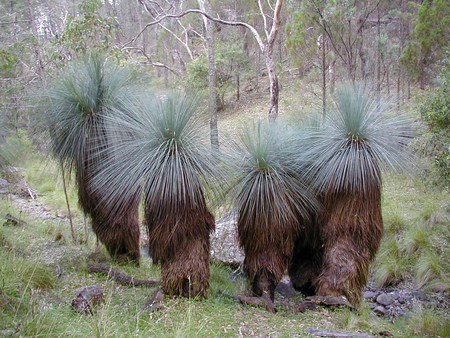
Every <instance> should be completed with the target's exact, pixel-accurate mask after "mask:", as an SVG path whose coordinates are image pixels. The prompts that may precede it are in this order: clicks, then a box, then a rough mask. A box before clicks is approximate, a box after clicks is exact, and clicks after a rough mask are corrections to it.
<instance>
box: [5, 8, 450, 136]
mask: <svg viewBox="0 0 450 338" xmlns="http://www.w3.org/2000/svg"><path fill="white" fill-rule="evenodd" d="M200 12H203V13H205V14H207V16H208V17H209V19H213V20H214V21H212V20H207V18H206V17H205V16H203V15H202V14H201V13H200ZM448 12H449V10H448V4H447V3H446V1H443V0H437V1H406V0H395V1H384V0H379V1H343V0H338V1H336V0H334V1H331V0H327V1H321V0H305V1H241V0H233V1H213V0H198V1H195V0H192V1H169V0H161V1H149V0H137V1H120V0H108V1H101V0H82V1H79V0H70V1H69V0H61V1H35V0H2V1H0V13H1V14H0V26H1V33H0V39H1V41H2V43H1V49H0V90H1V95H0V107H1V108H0V109H1V110H2V112H3V113H5V114H6V117H7V121H8V123H9V124H11V125H12V126H13V127H15V128H26V129H27V130H29V131H32V129H33V127H34V126H35V125H36V123H34V122H32V121H33V111H34V109H33V103H32V102H30V100H29V99H28V98H29V97H30V93H33V92H34V93H35V91H36V89H37V90H38V91H39V90H40V88H42V86H45V85H46V83H47V82H48V81H49V79H51V78H52V76H53V75H54V74H55V73H56V72H57V70H58V69H60V68H62V67H64V66H65V65H66V64H67V63H68V62H70V61H71V60H73V59H74V58H76V57H77V56H79V55H81V54H84V53H86V52H93V51H101V52H103V53H106V54H107V55H109V56H110V57H111V58H116V59H117V60H118V61H119V62H121V63H133V64H138V65H139V66H140V67H142V70H143V71H144V72H146V73H150V74H152V75H153V77H154V79H155V80H154V81H155V83H154V85H155V86H159V87H161V88H164V87H166V88H168V87H186V88H189V89H194V90H196V91H205V92H206V91H207V90H208V84H209V85H210V87H209V96H210V97H211V95H214V96H215V97H216V100H211V101H215V102H210V109H211V117H212V123H211V128H212V129H211V130H213V134H214V130H215V129H216V128H217V126H216V125H217V122H216V121H215V116H216V112H217V111H220V110H221V109H222V108H224V107H225V106H226V105H227V104H229V103H230V102H232V101H234V100H240V99H241V98H242V96H243V95H245V94H247V93H250V92H261V93H266V92H267V91H268V89H269V87H270V90H271V97H272V96H273V95H276V97H275V98H274V99H275V100H276V102H275V101H274V100H273V98H271V104H270V105H269V103H268V112H269V114H272V115H274V116H276V114H278V91H279V90H281V95H282V88H283V86H285V85H287V84H288V83H291V82H292V80H293V79H294V80H297V79H299V80H300V81H303V82H304V83H311V82H314V83H316V84H320V87H319V88H320V89H319V90H317V89H314V90H313V89H311V91H314V93H313V94H315V95H316V96H317V97H318V99H320V100H321V104H322V109H323V112H324V113H325V112H326V109H327V107H326V106H327V98H328V97H329V95H330V94H332V93H333V91H334V87H335V83H336V82H337V81H339V82H345V81H366V82H369V83H371V85H372V86H373V88H374V89H375V90H376V91H377V92H378V93H379V94H381V93H383V94H385V95H388V96H390V97H393V98H396V99H397V100H398V101H399V102H402V101H404V100H408V99H409V98H410V96H411V88H412V87H413V88H417V87H419V88H421V89H425V88H427V87H429V86H435V85H436V81H437V79H438V75H439V74H442V72H443V69H445V68H446V67H448V37H449V27H450V24H449V15H448V14H449V13H448ZM208 70H210V72H209V73H208ZM274 77H275V78H274ZM268 79H269V80H270V81H269V80H268ZM275 80H276V81H277V83H275V82H274V81H275ZM213 84H215V85H213ZM273 91H275V93H273ZM31 97H32V95H31ZM267 97H269V95H267ZM268 102H269V99H268ZM274 104H276V106H275V110H273V109H274ZM216 138H217V136H216ZM212 142H213V143H214V142H218V141H217V140H214V139H213V138H212Z"/></svg>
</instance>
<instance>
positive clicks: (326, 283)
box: [293, 85, 412, 306]
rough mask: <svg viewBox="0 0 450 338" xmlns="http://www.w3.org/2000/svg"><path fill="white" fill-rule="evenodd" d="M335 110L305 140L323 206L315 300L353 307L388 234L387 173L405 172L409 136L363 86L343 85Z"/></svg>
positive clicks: (401, 122)
mask: <svg viewBox="0 0 450 338" xmlns="http://www.w3.org/2000/svg"><path fill="white" fill-rule="evenodd" d="M334 108H335V109H334V111H332V112H330V114H329V115H328V116H327V119H326V121H325V122H324V124H323V126H321V127H318V128H313V130H311V132H310V133H307V134H306V136H305V137H304V139H303V142H304V144H305V145H306V147H308V148H309V150H308V152H309V158H310V160H311V168H310V173H311V175H312V176H313V186H314V187H315V189H316V190H317V195H318V199H319V201H320V203H321V211H320V212H319V214H318V217H317V220H316V223H317V227H318V229H319V232H320V240H321V249H320V250H323V253H322V262H321V264H322V265H321V268H320V273H319V274H318V276H316V278H314V280H313V284H314V287H315V291H316V294H317V295H319V296H331V297H340V296H345V297H346V298H347V299H348V301H349V302H350V303H351V304H352V305H355V306H356V305H358V304H359V302H360V299H361V291H362V289H363V287H364V286H365V284H366V283H367V278H368V270H369V264H370V263H371V262H372V260H373V259H374V257H375V254H376V252H377V250H378V247H379V245H380V241H381V238H382V235H383V220H382V216H381V188H382V172H383V170H385V169H390V168H397V169H398V168H405V167H406V165H407V164H408V156H407V151H406V150H405V145H406V144H407V143H408V141H409V140H410V138H411V137H412V131H411V129H410V127H409V123H408V121H407V120H406V119H405V118H404V117H401V115H398V114H397V113H396V112H394V111H391V110H390V109H389V107H388V106H387V105H385V106H384V107H383V106H380V105H379V104H377V101H376V100H374V99H373V98H372V97H371V96H370V95H369V92H368V90H367V89H366V88H364V87H363V86H362V85H356V86H343V87H341V88H340V89H339V90H338V91H337V93H336V98H335V105H334ZM317 250H319V249H317ZM295 259H298V258H295ZM303 259H306V260H307V258H305V257H303ZM300 275H301V274H300ZM297 277H298V276H297ZM293 282H294V284H295V283H296V280H295V276H294V281H293Z"/></svg>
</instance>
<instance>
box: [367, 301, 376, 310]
mask: <svg viewBox="0 0 450 338" xmlns="http://www.w3.org/2000/svg"><path fill="white" fill-rule="evenodd" d="M377 306H378V304H377V303H372V302H370V303H369V308H370V309H371V310H373V309H375V308H376V307H377Z"/></svg>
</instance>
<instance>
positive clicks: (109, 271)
mask: <svg viewBox="0 0 450 338" xmlns="http://www.w3.org/2000/svg"><path fill="white" fill-rule="evenodd" d="M88 271H89V272H91V273H100V274H104V275H107V276H110V277H111V278H113V279H114V280H115V281H116V282H117V283H119V284H120V285H125V286H155V285H159V281H158V280H153V279H137V278H134V277H130V276H128V275H127V274H125V273H123V272H120V271H118V270H116V269H114V268H113V267H111V266H108V265H103V264H89V265H88Z"/></svg>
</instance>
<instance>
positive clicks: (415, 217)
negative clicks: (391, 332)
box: [373, 175, 450, 291]
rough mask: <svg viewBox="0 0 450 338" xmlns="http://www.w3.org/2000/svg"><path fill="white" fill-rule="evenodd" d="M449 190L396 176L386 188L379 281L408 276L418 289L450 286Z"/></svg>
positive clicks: (392, 282)
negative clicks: (384, 226)
mask: <svg viewBox="0 0 450 338" xmlns="http://www.w3.org/2000/svg"><path fill="white" fill-rule="evenodd" d="M448 208H449V207H448V192H447V191H444V190H434V189H432V188H430V187H429V186H427V185H425V184H424V183H423V182H422V181H420V180H419V179H417V178H415V179H414V178H412V177H403V176H399V175H391V176H389V177H387V179H386V182H385V187H384V193H383V217H384V220H385V225H386V231H385V236H384V240H383V242H382V245H381V248H380V250H379V253H378V257H377V260H376V262H375V264H374V268H373V270H374V280H375V282H376V283H377V284H378V285H381V286H389V285H396V284H398V283H399V282H402V281H409V282H410V283H412V284H413V285H412V286H414V287H415V288H421V289H426V290H432V291H449V290H450V287H449V286H450V283H449V274H450V263H449V262H448V257H449V255H450V249H449V247H450V230H449V227H448V225H449V224H450V213H449V209H448Z"/></svg>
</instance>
